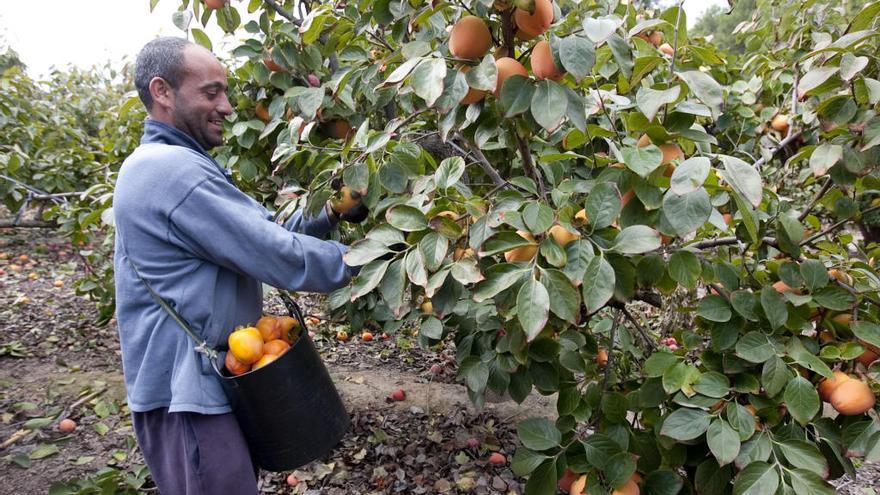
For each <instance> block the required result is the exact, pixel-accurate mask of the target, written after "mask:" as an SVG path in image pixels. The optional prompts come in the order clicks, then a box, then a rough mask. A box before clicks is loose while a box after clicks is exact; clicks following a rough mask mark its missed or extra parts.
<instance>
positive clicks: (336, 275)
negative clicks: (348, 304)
mask: <svg viewBox="0 0 880 495" xmlns="http://www.w3.org/2000/svg"><path fill="white" fill-rule="evenodd" d="M168 220H169V222H168V241H169V242H172V243H174V244H177V245H179V246H181V247H182V248H183V249H186V250H189V251H191V252H192V253H194V254H195V255H196V256H198V257H201V258H204V259H206V260H208V261H210V262H212V263H216V264H218V265H221V266H224V267H227V268H229V269H231V270H235V271H237V272H239V273H242V274H246V275H248V276H250V277H253V278H255V279H257V280H260V281H262V282H264V283H266V284H269V285H272V286H274V287H279V288H282V289H286V290H298V291H309V292H331V291H333V290H335V289H338V288H339V287H342V286H344V285H345V284H347V283H348V281H349V280H350V279H351V274H352V272H351V271H350V269H349V268H348V267H347V266H346V265H345V263H344V262H343V261H342V255H343V254H344V253H345V252H346V250H347V248H346V247H345V246H344V245H343V244H340V243H338V242H335V241H325V240H321V239H318V238H316V237H312V236H310V235H307V234H301V233H296V232H291V231H289V230H287V229H286V228H285V226H281V225H278V224H276V223H275V222H273V221H272V220H271V219H267V218H266V216H265V215H264V212H263V209H262V208H261V207H259V206H258V205H257V204H256V203H255V202H253V200H251V199H250V198H249V197H248V196H247V195H246V194H244V193H243V192H241V191H240V190H238V189H236V188H235V187H234V186H232V185H231V184H229V183H228V182H226V181H225V180H223V179H218V178H208V179H205V180H203V181H201V182H199V183H198V184H197V185H195V186H194V187H193V188H192V189H190V191H189V192H188V193H187V194H186V195H185V196H184V198H183V199H182V200H181V201H180V202H179V203H178V204H177V205H176V206H175V207H174V208H173V209H172V210H171V211H170V212H169V214H168ZM318 220H320V218H319V219H318ZM298 225H299V227H300V230H304V231H307V230H308V229H307V228H305V227H307V226H308V225H307V224H305V225H304V224H303V223H302V222H300V223H299V224H298Z"/></svg>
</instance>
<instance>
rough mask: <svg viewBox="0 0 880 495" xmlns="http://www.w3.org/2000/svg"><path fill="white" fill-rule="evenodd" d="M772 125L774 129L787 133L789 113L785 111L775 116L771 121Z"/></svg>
mask: <svg viewBox="0 0 880 495" xmlns="http://www.w3.org/2000/svg"><path fill="white" fill-rule="evenodd" d="M770 127H772V128H773V130H774V131H779V132H780V133H782V134H786V133H787V132H788V115H785V114H783V113H779V114H776V116H775V117H773V120H771V121H770Z"/></svg>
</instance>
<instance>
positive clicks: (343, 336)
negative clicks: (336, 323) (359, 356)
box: [336, 330, 348, 342]
mask: <svg viewBox="0 0 880 495" xmlns="http://www.w3.org/2000/svg"><path fill="white" fill-rule="evenodd" d="M336 340H338V341H340V342H346V341H348V332H346V331H345V330H340V331H338V332H336Z"/></svg>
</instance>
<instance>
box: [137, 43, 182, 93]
mask: <svg viewBox="0 0 880 495" xmlns="http://www.w3.org/2000/svg"><path fill="white" fill-rule="evenodd" d="M189 44H190V42H189V41H187V40H185V39H183V38H176V37H170V36H167V37H162V38H156V39H154V40H153V41H150V42H149V43H147V44H146V45H144V47H143V48H142V49H141V51H140V53H138V56H137V60H136V61H135V68H134V86H135V87H136V88H137V92H138V96H139V97H140V99H141V101H142V102H143V103H144V106H145V107H147V110H152V108H153V96H152V95H150V81H152V80H153V78H154V77H161V78H162V79H164V80H165V82H167V83H168V85H169V86H171V88H172V89H177V88H178V87H180V83H181V82H182V81H183V77H184V72H185V71H184V66H183V49H184V48H185V47H186V46H187V45H189Z"/></svg>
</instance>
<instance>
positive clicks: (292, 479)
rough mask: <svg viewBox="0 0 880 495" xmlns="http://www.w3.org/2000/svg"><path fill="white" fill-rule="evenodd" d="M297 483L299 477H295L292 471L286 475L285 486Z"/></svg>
mask: <svg viewBox="0 0 880 495" xmlns="http://www.w3.org/2000/svg"><path fill="white" fill-rule="evenodd" d="M298 484H299V478H297V477H296V476H295V475H293V474H292V473H291V474H288V475H287V486H296V485H298Z"/></svg>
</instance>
